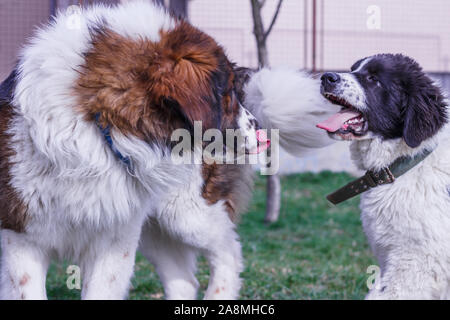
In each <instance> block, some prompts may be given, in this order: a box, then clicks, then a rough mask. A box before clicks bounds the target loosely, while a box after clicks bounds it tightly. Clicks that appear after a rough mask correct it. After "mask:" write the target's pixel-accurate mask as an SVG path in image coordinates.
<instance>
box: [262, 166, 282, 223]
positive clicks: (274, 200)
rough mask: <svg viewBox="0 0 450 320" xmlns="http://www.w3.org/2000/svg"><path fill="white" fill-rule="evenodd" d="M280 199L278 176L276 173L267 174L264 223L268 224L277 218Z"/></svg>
mask: <svg viewBox="0 0 450 320" xmlns="http://www.w3.org/2000/svg"><path fill="white" fill-rule="evenodd" d="M280 200H281V183H280V176H279V175H278V174H274V175H271V176H267V200H266V216H265V218H264V222H265V223H267V224H270V223H272V222H275V221H277V220H278V217H279V216H280V204H281V201H280Z"/></svg>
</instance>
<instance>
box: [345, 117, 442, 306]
mask: <svg viewBox="0 0 450 320" xmlns="http://www.w3.org/2000/svg"><path fill="white" fill-rule="evenodd" d="M433 148H435V149H434V151H433V152H432V153H431V154H430V155H429V156H428V157H427V158H426V159H425V160H424V161H422V162H421V163H419V164H418V165H417V166H416V167H414V168H413V169H411V170H410V171H409V172H407V173H406V174H404V175H403V176H401V177H400V178H398V179H397V180H396V181H395V183H393V184H388V185H383V186H379V187H376V188H374V189H371V190H369V191H367V192H365V193H364V194H362V196H361V204H360V208H361V220H362V224H363V228H364V231H365V233H366V236H367V238H368V240H369V244H370V247H371V249H372V251H373V253H374V254H375V256H376V257H377V260H378V263H379V266H380V269H381V274H380V278H379V279H378V280H377V281H376V283H375V285H374V287H373V288H372V289H371V290H370V292H369V294H368V295H367V299H450V290H449V289H450V287H449V273H448V269H449V268H450V234H449V232H448V230H449V229H450V191H449V186H450V161H449V159H450V127H449V126H446V127H444V128H443V129H441V132H440V133H439V134H438V135H436V136H435V137H433V138H431V139H429V140H427V141H424V142H423V143H422V145H421V146H420V148H414V149H413V148H410V147H408V146H407V145H406V144H405V142H404V141H403V139H401V138H400V139H395V140H391V141H382V140H381V139H380V138H373V139H370V140H361V141H354V142H352V145H351V155H352V158H353V159H354V161H355V163H356V164H357V165H358V167H359V168H360V169H363V170H368V169H375V170H377V169H380V168H383V167H386V166H388V165H389V164H391V163H392V162H393V161H394V160H395V159H396V158H397V157H400V156H414V155H416V154H418V153H421V152H423V151H424V150H432V149H433Z"/></svg>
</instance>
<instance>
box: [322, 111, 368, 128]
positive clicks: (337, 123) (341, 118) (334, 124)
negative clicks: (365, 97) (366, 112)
mask: <svg viewBox="0 0 450 320" xmlns="http://www.w3.org/2000/svg"><path fill="white" fill-rule="evenodd" d="M359 115H360V114H359V113H358V112H355V111H350V110H342V111H340V112H338V113H336V114H335V115H333V116H331V118H328V119H327V120H325V121H323V122H321V123H319V124H317V125H316V127H317V128H320V129H324V130H327V131H328V132H336V131H338V130H339V129H340V128H341V127H343V125H344V123H345V122H346V121H348V120H350V119H353V118H356V117H358V116H359Z"/></svg>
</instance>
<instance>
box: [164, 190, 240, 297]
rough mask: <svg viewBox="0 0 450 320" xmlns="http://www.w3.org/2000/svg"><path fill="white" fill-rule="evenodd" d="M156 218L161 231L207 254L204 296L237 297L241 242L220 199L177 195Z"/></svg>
mask: <svg viewBox="0 0 450 320" xmlns="http://www.w3.org/2000/svg"><path fill="white" fill-rule="evenodd" d="M178 202H179V203H178ZM157 219H158V222H159V226H160V227H161V228H162V229H163V230H164V232H167V233H168V234H169V235H170V236H171V237H172V238H174V239H176V240H177V241H180V242H182V243H184V244H185V245H188V246H189V247H191V248H193V249H195V250H198V251H199V252H201V253H202V254H204V255H205V257H206V258H207V260H208V262H209V265H210V271H211V272H210V281H209V285H208V289H207V291H206V293H205V299H237V298H238V297H239V290H240V288H241V280H240V277H239V275H240V273H241V271H242V268H243V262H242V253H241V245H240V243H239V237H238V235H237V233H236V231H235V225H234V223H233V222H232V221H231V220H230V219H229V217H228V213H227V212H226V210H225V208H224V206H223V205H222V204H221V203H216V204H214V205H205V204H204V202H203V201H197V202H196V201H195V199H194V200H191V201H185V199H183V198H181V197H180V198H177V199H174V200H173V201H172V202H171V205H170V206H167V207H166V208H165V209H164V210H163V211H162V212H160V213H159V216H158V218H157ZM173 253H176V252H175V251H173ZM161 258H163V257H161ZM172 260H173V261H176V259H172ZM172 260H171V261H172ZM166 261H168V260H166ZM184 267H189V266H188V265H187V266H184ZM166 268H167V266H166ZM177 274H179V273H174V274H173V275H177ZM187 279H189V278H187ZM166 280H167V279H166ZM174 280H176V279H172V281H174ZM167 281H170V280H167Z"/></svg>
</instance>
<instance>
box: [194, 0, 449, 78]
mask: <svg viewBox="0 0 450 320" xmlns="http://www.w3.org/2000/svg"><path fill="white" fill-rule="evenodd" d="M249 2H250V1H249V0H227V1H223V0H192V1H190V20H191V22H193V23H194V24H195V25H197V26H199V27H200V28H201V29H203V30H205V31H207V32H208V33H210V34H211V35H213V36H214V37H215V38H216V39H218V41H219V42H221V43H222V44H223V45H224V46H225V48H226V49H227V51H228V52H229V54H230V56H231V57H232V58H233V59H234V60H235V61H237V62H238V63H240V64H243V65H249V66H256V65H257V61H256V52H255V43H254V38H253V34H252V18H251V11H250V4H249ZM276 3H277V0H267V1H266V7H265V8H264V12H263V13H264V18H265V21H266V25H267V24H268V21H269V19H270V17H271V15H272V13H273V10H274V7H275V6H276ZM304 3H305V1H304V0H285V1H284V3H283V7H282V9H281V12H280V15H279V18H278V21H277V24H276V25H275V28H274V31H273V33H272V34H271V35H270V38H269V56H270V60H271V64H272V65H281V64H288V65H292V66H295V67H297V68H303V67H305V63H304V60H305V55H304V49H305V45H304V39H305V36H304V34H305V28H304V22H305V19H304V17H305V10H304V8H305V4H304ZM307 3H308V5H307V8H308V10H307V23H308V28H307V34H308V36H307V49H308V50H307V57H306V58H307V65H306V66H307V67H308V68H310V67H311V56H312V55H311V42H312V41H311V21H312V0H307ZM370 5H377V6H378V7H379V8H380V18H381V19H380V21H381V25H380V26H381V28H380V29H379V30H378V29H368V27H367V20H368V18H369V14H368V13H367V12H366V10H367V8H368V7H369V6H370ZM317 10H318V14H317V18H318V23H317V26H318V38H317V42H318V45H317V65H318V67H319V68H320V69H326V70H330V69H332V70H342V69H347V68H349V67H350V65H351V64H352V63H353V62H354V61H356V60H357V59H359V58H361V57H364V56H368V55H372V54H374V53H379V52H393V53H405V54H408V55H410V56H412V57H414V58H416V60H418V62H419V63H420V64H422V66H423V67H424V69H425V70H427V71H441V72H442V71H446V72H450V35H449V32H450V1H448V0H426V1H424V0H317ZM322 16H323V19H322ZM322 25H323V33H322V32H321V30H322ZM322 34H323V36H322Z"/></svg>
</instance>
